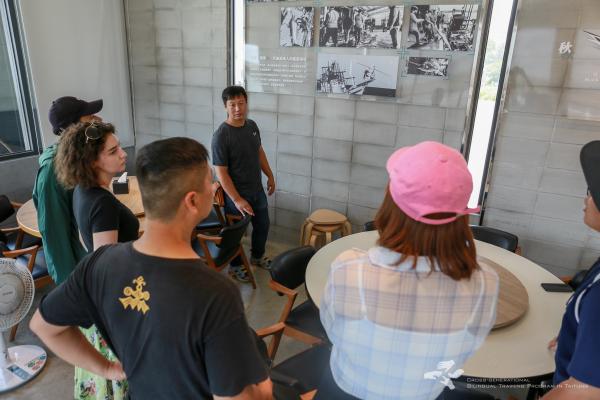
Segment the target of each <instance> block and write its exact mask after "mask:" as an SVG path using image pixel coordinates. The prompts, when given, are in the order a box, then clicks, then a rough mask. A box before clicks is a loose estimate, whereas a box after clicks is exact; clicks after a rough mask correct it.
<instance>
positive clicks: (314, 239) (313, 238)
mask: <svg viewBox="0 0 600 400" xmlns="http://www.w3.org/2000/svg"><path fill="white" fill-rule="evenodd" d="M317 237H318V236H317V234H316V233H313V234H311V235H310V243H309V244H310V245H311V246H312V247H314V248H315V249H316V248H317Z"/></svg>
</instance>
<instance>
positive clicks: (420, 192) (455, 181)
mask: <svg viewBox="0 0 600 400" xmlns="http://www.w3.org/2000/svg"><path fill="white" fill-rule="evenodd" d="M387 171H388V174H389V178H390V180H389V185H388V188H387V190H386V194H385V198H384V200H383V204H382V205H381V207H380V209H379V211H378V213H377V216H376V218H375V226H376V227H377V230H378V232H379V239H378V241H377V246H376V247H373V248H371V249H369V250H368V251H363V250H358V249H352V250H348V251H345V252H343V253H342V254H340V255H339V256H338V257H337V258H336V260H335V261H334V262H333V265H332V267H331V271H330V274H329V279H328V282H327V286H326V288H325V293H324V296H323V299H322V302H321V308H320V313H321V321H322V322H323V326H324V327H325V330H326V331H327V334H328V336H329V338H330V340H331V343H332V344H333V347H332V353H331V360H330V372H331V376H332V378H333V379H331V380H330V381H329V382H330V384H327V383H324V384H323V385H322V387H321V388H319V391H318V392H317V398H336V399H337V398H344V396H346V397H347V398H360V399H378V400H381V399H411V400H419V399H423V400H426V399H436V398H440V399H443V398H445V397H444V396H446V394H449V393H451V392H452V391H451V390H450V389H454V383H453V381H452V379H453V378H457V377H459V376H460V375H461V374H462V373H463V371H462V370H461V367H462V366H463V365H464V363H465V362H466V360H467V359H468V358H469V357H470V356H471V355H472V354H473V353H474V352H475V351H476V350H477V349H478V348H479V347H480V346H481V344H482V343H483V341H484V339H485V337H486V336H487V334H488V333H489V331H490V329H491V328H492V326H493V324H494V321H495V319H496V303H497V299H498V276H497V275H496V273H495V272H494V271H493V269H492V268H491V267H490V266H487V265H485V264H484V263H483V262H481V261H479V262H478V260H477V258H476V254H475V244H474V241H473V236H472V234H471V230H470V228H469V223H468V214H469V213H472V212H476V211H478V210H477V209H469V208H467V203H468V200H469V197H470V195H471V191H472V189H473V183H472V178H471V174H470V173H469V171H468V169H467V164H466V162H465V160H464V158H463V157H462V155H461V154H460V153H459V152H458V151H456V150H454V149H452V148H450V147H447V146H445V145H443V144H440V143H437V142H423V143H419V144H417V145H415V146H411V147H404V148H401V149H399V150H397V151H396V152H395V153H394V154H392V156H391V157H390V158H389V160H388V162H387ZM328 372H329V371H328ZM445 388H448V389H447V390H446V391H444V389H445ZM443 391H444V392H443ZM442 392H443V393H442Z"/></svg>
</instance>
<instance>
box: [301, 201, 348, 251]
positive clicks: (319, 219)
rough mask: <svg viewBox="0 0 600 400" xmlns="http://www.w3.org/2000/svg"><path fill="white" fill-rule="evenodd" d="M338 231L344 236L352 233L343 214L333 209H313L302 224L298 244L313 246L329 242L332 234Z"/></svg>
mask: <svg viewBox="0 0 600 400" xmlns="http://www.w3.org/2000/svg"><path fill="white" fill-rule="evenodd" d="M334 232H340V235H342V236H346V235H350V234H351V233H352V226H351V225H350V222H348V218H346V216H345V215H343V214H340V213H339V212H336V211H333V210H324V209H320V210H315V211H314V212H313V213H312V214H311V215H310V216H309V217H308V218H306V220H305V221H304V224H303V225H302V230H301V231H300V244H302V245H310V246H313V247H314V248H317V247H321V246H324V245H326V244H328V243H331V240H332V236H333V235H332V234H333V233H334Z"/></svg>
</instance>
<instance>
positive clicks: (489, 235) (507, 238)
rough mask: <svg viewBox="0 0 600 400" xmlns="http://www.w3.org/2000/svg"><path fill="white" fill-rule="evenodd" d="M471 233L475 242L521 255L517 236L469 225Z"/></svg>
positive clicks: (498, 230)
mask: <svg viewBox="0 0 600 400" xmlns="http://www.w3.org/2000/svg"><path fill="white" fill-rule="evenodd" d="M471 231H472V232H473V237H474V238H475V239H477V240H480V241H482V242H486V243H489V244H493V245H494V246H498V247H502V248H503V249H505V250H508V251H511V252H513V253H516V254H518V255H521V247H519V237H518V236H517V235H513V234H512V233H510V232H505V231H501V230H500V229H496V228H490V227H489V226H478V225H471Z"/></svg>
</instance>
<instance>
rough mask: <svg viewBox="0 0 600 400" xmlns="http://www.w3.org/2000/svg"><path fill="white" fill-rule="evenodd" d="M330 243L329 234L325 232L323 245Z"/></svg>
mask: <svg viewBox="0 0 600 400" xmlns="http://www.w3.org/2000/svg"><path fill="white" fill-rule="evenodd" d="M329 243H331V232H325V245H328V244H329Z"/></svg>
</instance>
